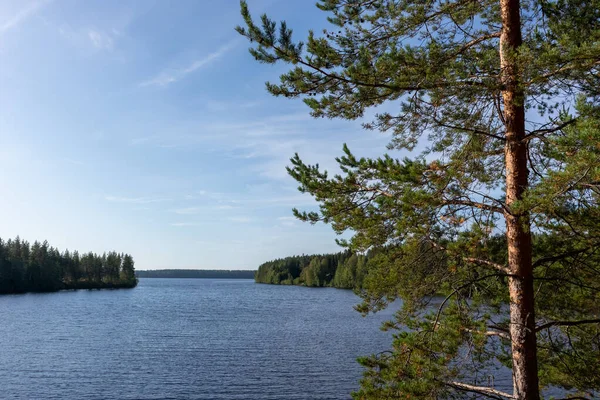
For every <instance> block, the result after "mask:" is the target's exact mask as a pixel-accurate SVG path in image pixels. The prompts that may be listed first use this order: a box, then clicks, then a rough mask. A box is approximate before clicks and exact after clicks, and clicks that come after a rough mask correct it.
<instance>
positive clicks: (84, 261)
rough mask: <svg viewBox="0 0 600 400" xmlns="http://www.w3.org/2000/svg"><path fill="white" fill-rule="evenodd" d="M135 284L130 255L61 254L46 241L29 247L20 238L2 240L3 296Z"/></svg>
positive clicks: (0, 289)
mask: <svg viewBox="0 0 600 400" xmlns="http://www.w3.org/2000/svg"><path fill="white" fill-rule="evenodd" d="M136 285H137V279H136V277H135V269H134V261H133V258H132V257H131V255H129V254H119V253H116V252H114V251H113V252H110V253H105V254H103V255H101V256H100V255H98V254H94V253H91V252H90V253H85V254H82V255H80V254H79V253H78V252H77V251H75V252H72V253H71V252H70V251H69V250H65V251H64V252H62V253H61V252H60V251H59V250H58V249H56V248H54V247H52V246H50V245H49V244H48V242H46V241H44V242H43V243H40V242H37V241H36V242H34V243H33V245H30V244H29V242H27V241H25V240H22V239H21V238H19V237H18V236H17V237H16V238H15V239H8V240H7V241H4V240H2V238H0V294H10V293H25V292H54V291H57V290H67V289H102V288H132V287H135V286H136Z"/></svg>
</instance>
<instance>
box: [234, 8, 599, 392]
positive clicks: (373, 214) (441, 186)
mask: <svg viewBox="0 0 600 400" xmlns="http://www.w3.org/2000/svg"><path fill="white" fill-rule="evenodd" d="M317 6H318V7H319V8H320V9H321V10H323V11H325V12H327V13H328V15H329V17H328V21H329V23H330V24H331V25H332V26H335V28H334V30H325V31H324V32H323V35H320V36H319V35H316V34H315V33H314V32H312V31H311V32H310V33H309V36H308V39H307V41H306V45H304V43H302V42H294V40H293V38H292V31H291V29H289V28H288V27H287V25H286V23H285V22H282V23H281V24H279V26H278V25H277V24H276V23H275V22H273V21H272V20H271V19H269V18H268V17H267V16H266V15H264V16H262V17H261V24H259V25H257V24H256V23H255V22H254V21H253V19H252V17H251V15H250V12H249V9H248V7H247V5H246V3H245V2H244V1H242V3H241V13H242V16H243V18H244V21H245V26H244V27H238V28H237V30H238V32H239V33H240V34H242V35H244V36H245V37H247V38H248V39H249V40H250V41H251V42H252V43H253V47H252V48H251V49H250V52H251V54H252V55H253V56H254V58H255V59H256V60H258V61H260V62H263V63H270V64H273V63H277V62H284V63H287V64H290V65H291V66H292V67H291V70H290V71H289V72H287V73H285V74H283V75H282V76H281V78H280V82H279V83H277V84H274V83H268V84H267V90H268V91H269V92H270V93H272V94H273V95H275V96H284V97H288V98H295V97H301V98H303V99H304V102H305V103H306V104H307V105H308V106H309V107H310V109H311V114H312V115H313V116H314V117H328V118H343V119H359V118H362V117H363V116H364V114H365V110H367V109H370V108H374V109H375V110H376V111H378V112H379V113H378V114H377V116H376V118H375V119H374V120H373V121H367V122H366V123H365V124H364V126H365V128H367V129H378V130H381V131H383V132H391V133H392V135H393V136H392V140H391V142H390V144H389V150H390V151H391V152H395V151H400V150H402V151H410V152H411V153H410V155H411V158H404V159H397V158H395V157H393V156H391V155H387V154H386V155H384V156H382V157H380V158H375V159H370V158H358V157H356V156H354V154H353V153H352V152H351V151H350V149H348V148H347V147H346V146H344V148H343V151H344V154H343V155H342V156H341V157H339V158H338V159H337V161H338V163H339V167H340V170H341V173H340V174H339V175H335V176H330V175H328V174H327V172H326V171H322V170H320V169H319V167H318V165H307V164H305V163H304V162H303V161H302V160H301V159H300V157H299V156H298V155H296V156H295V157H294V158H293V159H292V160H291V162H292V166H291V167H290V168H289V169H288V172H289V173H290V175H291V176H292V177H293V178H295V179H296V180H297V181H298V182H299V183H300V190H301V191H303V192H308V193H310V194H312V195H313V196H314V197H315V198H316V200H317V201H318V202H319V203H320V211H319V212H300V211H297V210H295V213H296V215H297V217H299V218H300V219H302V220H305V221H309V222H312V223H316V222H318V221H323V222H325V223H330V224H331V225H332V226H333V228H334V230H335V231H336V232H340V233H341V232H344V231H347V230H350V231H351V232H352V233H353V236H352V238H351V240H350V241H348V242H345V241H340V243H341V244H343V245H347V246H350V247H352V248H354V249H356V250H362V251H366V250H368V249H372V248H377V247H381V246H385V245H388V246H389V245H390V244H392V245H394V246H393V249H394V250H393V251H391V250H390V251H388V252H387V253H381V254H378V255H377V261H378V262H374V263H373V265H372V266H371V265H369V268H371V269H370V270H369V271H368V273H367V275H366V276H365V277H364V279H365V280H366V285H365V286H366V290H365V292H364V293H363V295H364V299H365V301H364V304H363V307H362V310H363V311H364V312H368V311H371V310H376V309H379V308H381V307H384V306H385V304H387V303H388V302H389V301H390V300H393V299H395V298H397V297H401V298H402V299H403V301H404V306H403V309H402V312H401V313H399V314H398V317H397V321H395V323H391V324H389V326H390V327H392V328H394V327H396V328H398V329H400V330H402V333H401V334H399V335H397V336H396V339H395V342H394V346H393V351H392V353H391V354H387V353H386V354H385V355H382V356H380V357H371V358H365V359H363V360H362V362H363V364H364V365H365V366H366V367H367V372H366V373H365V377H364V379H363V381H362V386H361V390H360V391H359V392H358V393H357V394H356V396H357V398H361V399H381V398H408V397H410V396H417V397H418V398H436V397H444V396H451V395H456V394H457V393H463V392H471V393H477V394H478V395H483V396H487V397H495V398H515V399H538V398H540V388H541V387H544V386H546V385H555V386H559V387H564V388H568V389H574V390H579V391H582V392H584V393H587V394H588V395H591V394H590V393H592V392H591V391H593V390H600V378H599V377H600V367H598V365H599V364H600V363H598V359H599V357H600V309H599V306H598V305H599V304H600V276H599V275H600V274H599V271H600V267H599V265H600V255H599V254H598V253H599V251H600V208H599V207H598V201H599V198H600V146H599V145H598V143H600V128H599V127H600V89H599V88H600V1H598V0H556V1H546V0H494V1H492V0H484V1H477V2H473V1H470V0H456V1H414V0H411V1H409V0H395V1H392V0H321V1H319V2H318V3H317ZM387 110H397V111H387ZM405 154H408V153H405ZM499 233H501V234H502V235H503V236H504V239H503V240H498V238H497V235H498V234H499ZM424 259H427V260H430V261H431V262H427V263H424V262H420V260H424ZM441 292H443V293H445V294H447V297H446V298H445V299H444V300H443V301H442V302H441V304H440V305H439V306H438V307H437V308H436V310H435V312H432V313H424V311H423V310H424V309H428V301H427V299H431V297H430V296H434V295H436V294H439V293H441ZM504 304H506V305H508V310H507V308H506V307H503V305H504ZM504 317H505V318H504ZM406 328H408V330H406ZM498 361H499V362H502V363H504V364H506V365H507V366H509V367H510V368H512V373H513V390H512V393H508V392H502V391H499V390H496V389H494V388H491V387H487V386H483V385H481V384H480V382H477V381H476V380H475V379H476V377H477V373H478V372H479V371H480V370H482V369H485V367H486V366H489V365H491V364H493V363H494V362H498ZM585 391H587V392H585Z"/></svg>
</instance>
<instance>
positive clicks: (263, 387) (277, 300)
mask: <svg viewBox="0 0 600 400" xmlns="http://www.w3.org/2000/svg"><path fill="white" fill-rule="evenodd" d="M358 301H359V299H358V297H356V296H355V295H354V294H353V293H352V292H351V291H346V290H338V289H331V288H305V287H295V286H275V285H259V284H255V283H254V282H253V281H251V280H219V279H214V280H213V279H140V284H139V285H138V287H137V288H135V289H131V290H114V291H107V290H104V291H83V290H81V291H72V292H59V293H47V294H25V295H12V296H0V382H1V388H0V398H6V399H73V400H79V399H247V400H254V399H256V400H258V399H282V398H285V399H307V400H308V399H348V398H350V392H351V391H353V390H355V389H356V388H357V387H358V380H359V379H360V376H361V371H362V369H361V367H360V365H358V364H357V363H356V361H355V360H356V357H357V356H360V355H366V354H370V353H373V352H379V351H383V350H385V349H386V348H388V347H389V345H390V343H391V338H390V334H389V333H384V332H381V331H380V330H379V326H380V323H381V322H382V321H384V320H386V319H390V318H391V315H392V310H385V311H384V312H382V313H380V314H377V315H375V316H369V317H367V318H363V317H361V316H360V314H358V313H357V312H356V311H354V310H353V308H352V306H353V305H355V304H356V303H357V302H358Z"/></svg>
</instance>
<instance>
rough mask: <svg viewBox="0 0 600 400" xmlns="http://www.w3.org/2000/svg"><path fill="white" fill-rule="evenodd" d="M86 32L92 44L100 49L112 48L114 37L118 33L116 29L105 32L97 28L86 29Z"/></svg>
mask: <svg viewBox="0 0 600 400" xmlns="http://www.w3.org/2000/svg"><path fill="white" fill-rule="evenodd" d="M87 34H88V38H89V39H90V42H92V45H93V46H94V47H96V48H97V49H101V50H112V49H113V45H114V39H115V38H116V37H117V36H119V35H120V34H119V32H118V31H116V30H113V31H112V32H111V33H106V32H103V31H100V30H97V29H88V32H87Z"/></svg>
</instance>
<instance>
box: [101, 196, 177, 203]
mask: <svg viewBox="0 0 600 400" xmlns="http://www.w3.org/2000/svg"><path fill="white" fill-rule="evenodd" d="M104 199H105V200H106V201H110V202H112V203H127V204H151V203H161V202H163V201H170V200H171V199H167V198H157V197H119V196H104Z"/></svg>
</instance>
